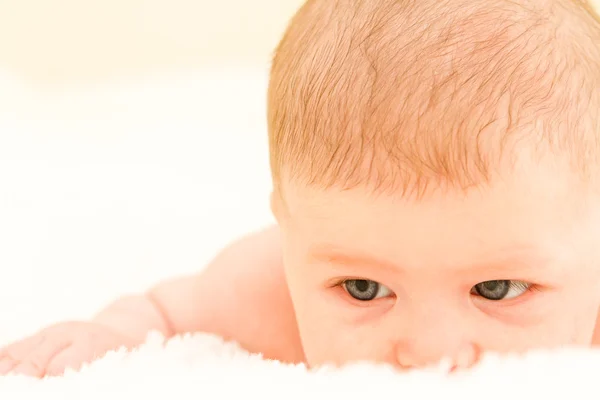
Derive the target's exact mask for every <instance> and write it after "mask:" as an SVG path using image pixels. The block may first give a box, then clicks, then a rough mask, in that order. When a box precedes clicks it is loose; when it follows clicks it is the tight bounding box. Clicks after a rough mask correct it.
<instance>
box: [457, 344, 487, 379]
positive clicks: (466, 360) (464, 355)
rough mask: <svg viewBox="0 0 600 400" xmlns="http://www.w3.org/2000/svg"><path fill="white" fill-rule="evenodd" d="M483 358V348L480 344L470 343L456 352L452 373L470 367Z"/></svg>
mask: <svg viewBox="0 0 600 400" xmlns="http://www.w3.org/2000/svg"><path fill="white" fill-rule="evenodd" d="M480 358H481V350H480V349H479V347H478V346H475V345H472V344H470V345H468V346H465V347H463V348H461V349H460V350H459V351H458V353H457V354H456V356H455V358H454V360H453V364H452V368H450V373H454V372H457V371H459V370H462V369H469V368H471V367H473V366H474V365H475V364H477V363H478V362H479V359H480Z"/></svg>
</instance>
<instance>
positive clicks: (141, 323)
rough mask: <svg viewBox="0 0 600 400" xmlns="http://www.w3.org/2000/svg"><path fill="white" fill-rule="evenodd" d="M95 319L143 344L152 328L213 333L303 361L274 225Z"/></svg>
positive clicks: (167, 332) (273, 355)
mask: <svg viewBox="0 0 600 400" xmlns="http://www.w3.org/2000/svg"><path fill="white" fill-rule="evenodd" d="M94 321H95V322H100V323H101V324H103V325H105V326H109V327H110V328H112V329H114V330H115V331H118V332H120V333H123V334H125V335H128V336H130V337H135V339H136V340H137V341H139V342H141V341H143V339H144V338H145V335H146V334H147V332H148V331H150V330H153V329H155V330H159V331H161V332H162V333H163V334H164V335H165V336H167V337H170V336H173V335H175V334H180V333H187V332H209V333H214V334H216V335H219V336H222V337H224V338H225V339H227V340H233V341H236V342H238V343H239V344H240V345H241V346H242V347H244V348H245V349H246V350H248V351H250V352H254V353H262V354H263V355H264V356H265V357H267V358H272V359H278V360H281V361H286V362H301V361H303V353H302V348H301V345H300V339H299V336H298V332H297V326H296V320H295V317H294V312H293V309H292V304H291V300H290V298H289V293H288V289H287V285H286V283H285V278H284V275H283V268H282V259H281V243H280V238H279V230H278V228H277V227H271V228H269V229H266V230H264V231H260V232H257V233H254V234H251V235H248V236H246V237H243V238H242V239H239V240H237V241H236V242H234V243H233V244H231V245H229V246H228V247H227V248H225V249H224V250H223V251H221V252H220V253H219V254H218V255H217V256H216V257H215V258H214V259H213V261H212V262H211V263H210V264H209V265H208V266H207V267H206V268H205V269H204V270H203V271H202V272H201V273H199V274H197V275H194V276H188V277H182V278H177V279H173V280H169V281H166V282H163V283H160V284H159V285H157V286H156V287H154V288H153V289H151V290H150V291H149V292H148V293H146V294H145V295H140V296H130V297H124V298H122V299H119V300H117V301H116V302H115V303H113V304H112V305H111V306H109V307H108V308H107V309H105V310H104V311H102V312H101V313H100V314H99V315H98V316H96V318H95V319H94Z"/></svg>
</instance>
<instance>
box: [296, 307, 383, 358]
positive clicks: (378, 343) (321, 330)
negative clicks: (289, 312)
mask: <svg viewBox="0 0 600 400" xmlns="http://www.w3.org/2000/svg"><path fill="white" fill-rule="evenodd" d="M304 317H305V318H299V321H298V323H299V326H300V332H301V336H302V343H303V345H304V352H305V355H306V358H307V362H308V364H309V365H310V366H312V367H315V366H319V365H324V364H334V365H343V364H347V363H352V362H359V361H370V362H375V363H393V362H394V357H393V354H392V352H393V348H394V347H393V343H391V341H390V340H389V338H387V337H385V334H384V333H385V332H383V331H382V330H380V329H376V328H374V327H370V326H364V325H361V326H357V325H352V324H351V325H348V324H346V323H345V322H344V321H343V320H340V319H338V318H335V317H332V316H331V315H329V316H327V315H325V313H315V314H314V315H311V316H308V315H304ZM307 317H308V318H307Z"/></svg>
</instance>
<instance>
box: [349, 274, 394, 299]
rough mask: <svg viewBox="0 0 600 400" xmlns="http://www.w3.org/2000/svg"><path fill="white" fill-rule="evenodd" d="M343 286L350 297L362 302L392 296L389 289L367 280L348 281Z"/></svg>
mask: <svg viewBox="0 0 600 400" xmlns="http://www.w3.org/2000/svg"><path fill="white" fill-rule="evenodd" d="M343 286H344V289H346V292H348V294H349V295H350V296H352V297H354V298H355V299H356V300H360V301H370V300H373V299H376V298H380V297H387V296H389V295H390V294H392V291H391V290H390V289H388V288H387V287H385V286H383V285H382V284H380V283H378V282H375V281H370V280H367V279H348V280H346V281H344V283H343Z"/></svg>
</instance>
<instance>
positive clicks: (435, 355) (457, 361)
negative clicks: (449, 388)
mask: <svg viewBox="0 0 600 400" xmlns="http://www.w3.org/2000/svg"><path fill="white" fill-rule="evenodd" d="M439 340H441V341H443V339H442V338H441V337H440V338H439ZM453 347H454V348H447V349H446V350H442V349H441V348H440V347H439V346H432V347H429V349H427V350H426V349H424V348H420V346H417V347H415V346H410V347H408V346H406V344H405V345H402V344H400V345H399V346H398V348H397V351H396V357H397V362H398V364H399V366H400V367H401V368H403V369H411V368H424V367H429V366H432V365H435V364H438V363H440V362H442V361H449V362H450V363H451V364H450V371H451V372H454V371H457V370H461V369H467V368H470V367H472V366H473V365H475V364H476V363H477V361H478V360H479V357H480V355H481V351H480V349H479V347H478V346H476V345H475V344H473V343H464V344H461V345H457V346H453ZM435 348H437V349H436V350H434V349H435Z"/></svg>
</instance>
